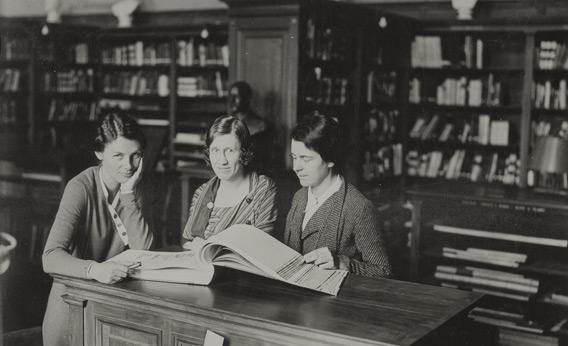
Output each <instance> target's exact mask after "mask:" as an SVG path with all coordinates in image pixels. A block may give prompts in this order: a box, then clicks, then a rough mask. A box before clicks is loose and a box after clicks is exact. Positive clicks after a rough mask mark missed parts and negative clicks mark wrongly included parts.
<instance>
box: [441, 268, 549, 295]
mask: <svg viewBox="0 0 568 346" xmlns="http://www.w3.org/2000/svg"><path fill="white" fill-rule="evenodd" d="M434 277H435V278H436V279H438V280H440V281H441V285H442V286H444V287H452V288H460V289H466V290H471V291H474V292H480V293H486V294H489V295H493V296H498V297H504V298H510V299H515V300H522V301H528V300H529V299H530V298H532V297H533V296H534V295H535V294H536V293H537V292H538V289H539V284H540V282H539V280H536V279H531V278H527V277H525V276H523V275H521V274H515V273H508V272H503V271H499V270H490V269H485V268H477V267H470V266H449V265H448V266H446V265H438V266H437V267H436V272H435V273H434Z"/></svg>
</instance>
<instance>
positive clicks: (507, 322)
mask: <svg viewBox="0 0 568 346" xmlns="http://www.w3.org/2000/svg"><path fill="white" fill-rule="evenodd" d="M468 317H469V318H471V319H472V320H474V321H476V322H479V323H485V324H490V325H494V326H498V327H502V328H506V329H512V330H517V331H521V332H528V333H533V334H542V333H544V331H545V330H546V328H547V327H546V326H545V325H544V324H543V323H541V322H539V321H536V320H534V319H531V318H529V317H527V316H526V315H525V314H524V313H520V312H512V311H506V310H498V309H489V308H484V307H479V306H478V307H475V308H473V309H472V310H471V311H470V312H469V314H468ZM528 333H524V334H523V335H524V336H525V338H527V340H528V339H529V338H531V334H528ZM505 335H507V334H505ZM500 338H501V335H500ZM516 345H517V344H516Z"/></svg>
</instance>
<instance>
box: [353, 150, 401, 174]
mask: <svg viewBox="0 0 568 346" xmlns="http://www.w3.org/2000/svg"><path fill="white" fill-rule="evenodd" d="M364 160H365V161H364V163H363V171H362V174H363V179H365V180H366V181H370V180H373V179H380V178H384V177H393V176H400V175H401V174H402V144H400V143H398V144H392V145H388V146H384V147H381V148H380V149H378V150H376V151H371V150H367V151H365V154H364Z"/></svg>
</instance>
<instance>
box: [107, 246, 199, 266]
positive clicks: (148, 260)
mask: <svg viewBox="0 0 568 346" xmlns="http://www.w3.org/2000/svg"><path fill="white" fill-rule="evenodd" d="M109 261H112V262H125V263H128V262H140V264H141V265H140V267H138V269H140V270H151V269H163V268H199V267H203V266H204V265H203V264H201V263H199V262H198V261H197V257H196V256H195V252H193V251H182V252H160V251H147V250H132V249H129V250H126V251H124V252H122V253H120V254H118V255H116V256H114V257H113V258H111V259H109Z"/></svg>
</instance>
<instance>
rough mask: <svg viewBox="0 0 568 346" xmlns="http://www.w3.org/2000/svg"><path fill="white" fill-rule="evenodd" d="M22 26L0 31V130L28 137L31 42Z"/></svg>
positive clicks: (30, 113) (2, 28)
mask: <svg viewBox="0 0 568 346" xmlns="http://www.w3.org/2000/svg"><path fill="white" fill-rule="evenodd" d="M30 37H31V34H30V32H29V31H28V30H27V29H26V28H23V27H17V26H6V27H4V26H2V27H1V32H0V131H1V132H2V136H7V133H12V134H16V133H19V134H24V136H28V138H29V137H31V134H32V133H33V127H32V126H31V125H32V124H33V123H32V121H31V118H30V117H31V115H32V110H31V109H30V98H31V92H30V88H31V85H32V83H31V82H30V78H32V57H31V51H32V43H31V40H30Z"/></svg>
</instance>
